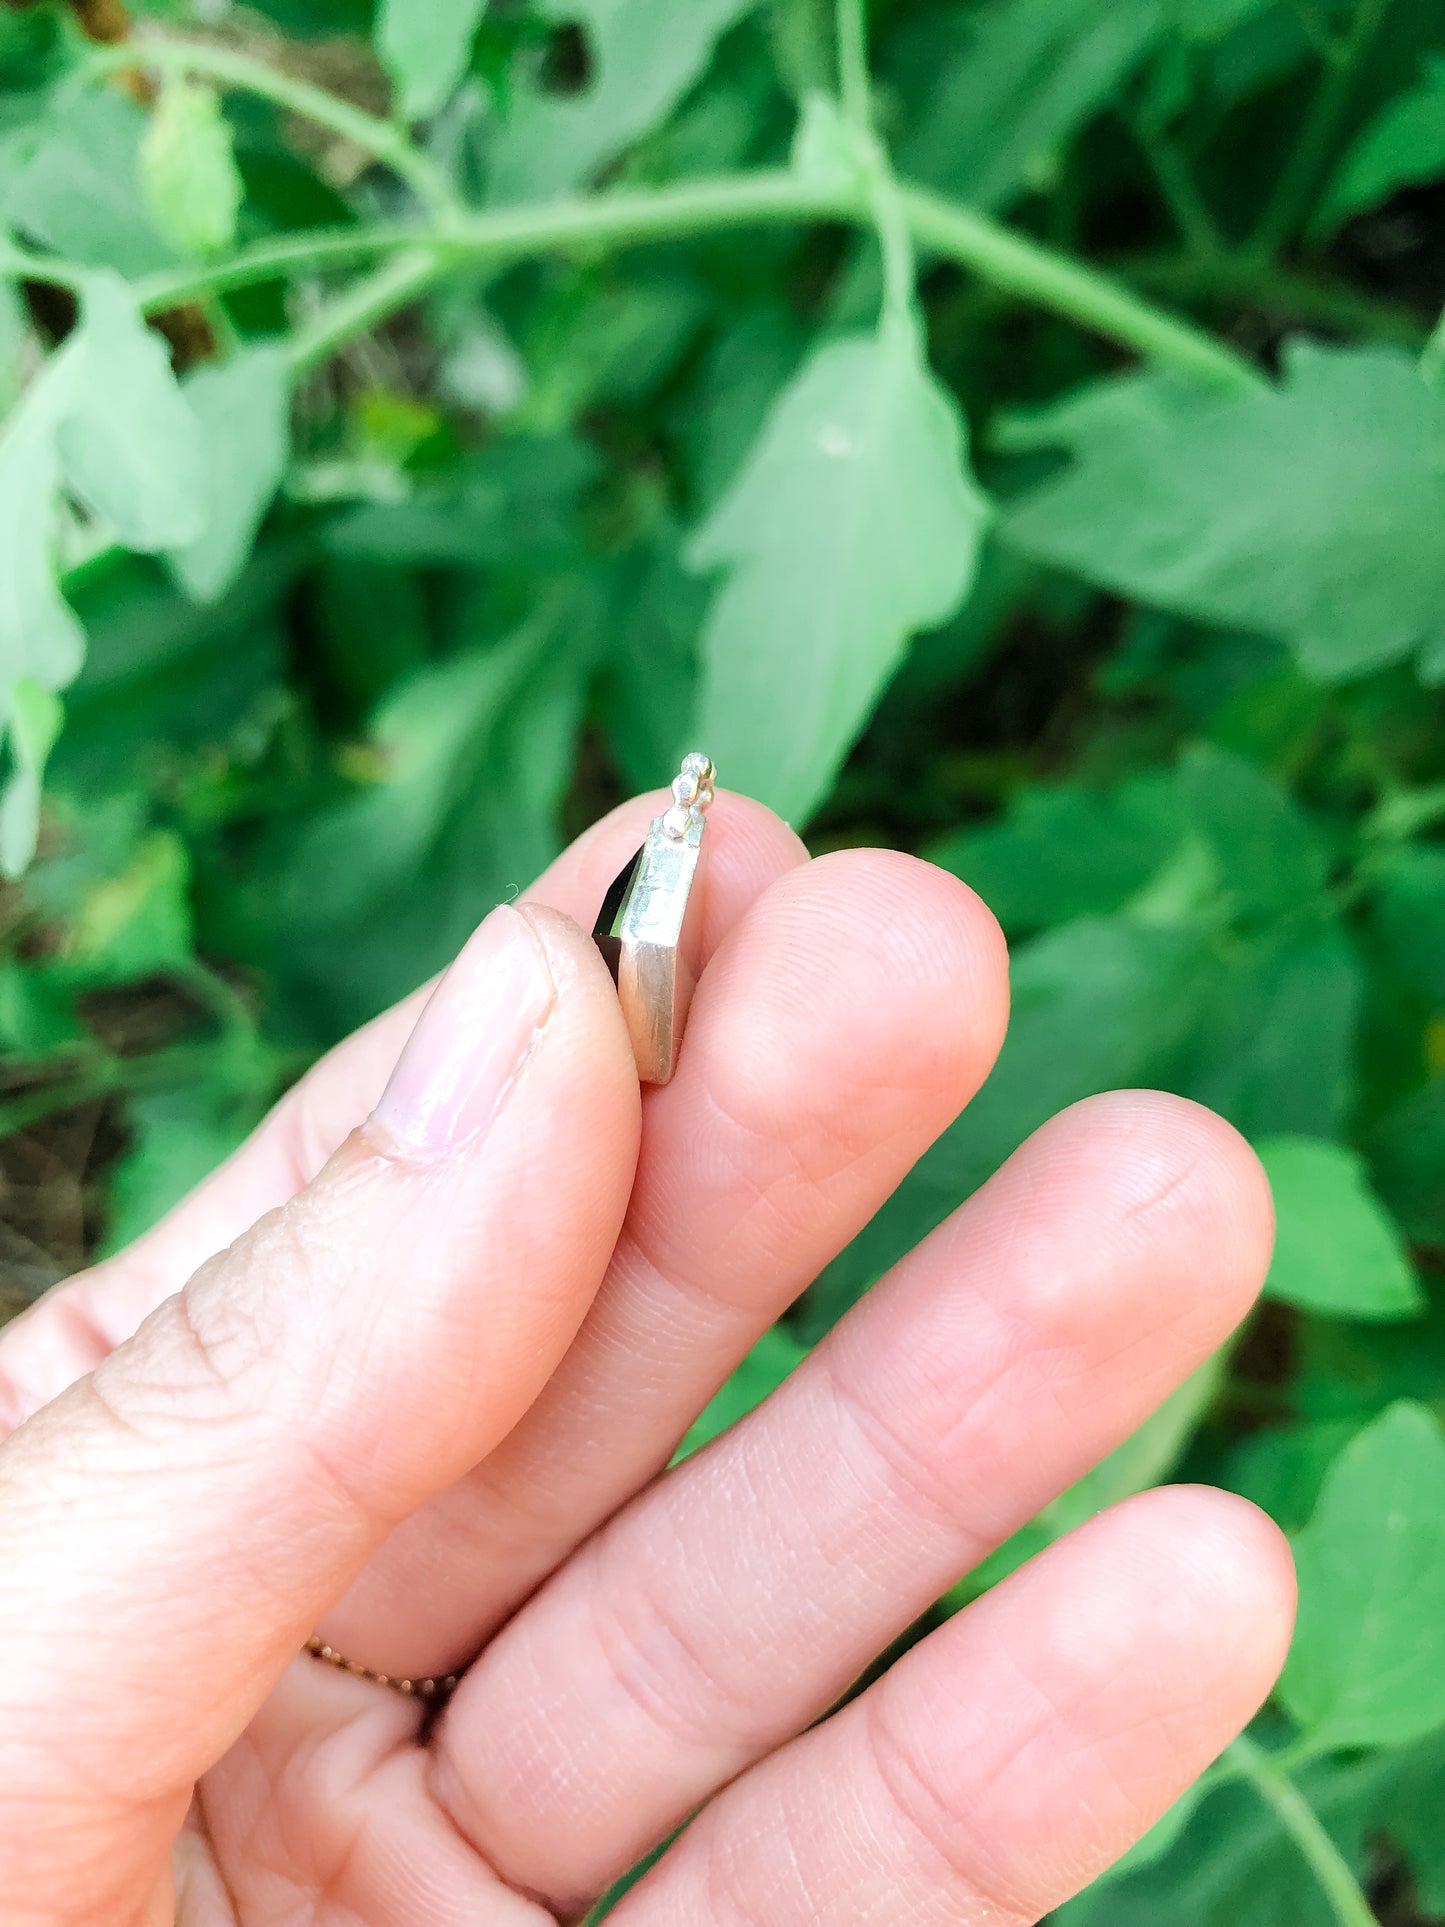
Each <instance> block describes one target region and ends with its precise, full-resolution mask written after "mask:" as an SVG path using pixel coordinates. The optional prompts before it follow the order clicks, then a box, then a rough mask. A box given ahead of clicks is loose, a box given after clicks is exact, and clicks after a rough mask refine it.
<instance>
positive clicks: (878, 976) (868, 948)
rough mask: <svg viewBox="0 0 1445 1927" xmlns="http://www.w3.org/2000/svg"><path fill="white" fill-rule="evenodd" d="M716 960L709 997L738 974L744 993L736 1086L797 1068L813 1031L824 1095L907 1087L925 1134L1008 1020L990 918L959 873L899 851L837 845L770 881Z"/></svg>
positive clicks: (960, 1095)
mask: <svg viewBox="0 0 1445 1927" xmlns="http://www.w3.org/2000/svg"><path fill="white" fill-rule="evenodd" d="M718 965H719V966H721V967H720V968H719V967H718V966H715V970H716V972H717V974H716V975H715V977H714V980H713V982H712V984H711V985H709V986H707V987H706V988H707V989H708V990H709V991H710V993H711V995H710V997H709V1002H710V1003H711V1002H716V1003H717V1004H718V1005H719V1006H722V1005H723V1004H724V1003H725V1002H729V1001H731V998H732V997H733V996H735V995H736V994H738V985H737V983H736V982H735V981H734V980H735V979H740V978H743V977H745V978H746V980H747V983H748V985H749V986H750V990H751V996H750V1004H749V1022H748V1024H747V1025H746V1026H745V1027H739V1028H738V1030H737V1034H736V1036H735V1037H734V1038H733V1039H732V1040H731V1043H730V1047H729V1054H730V1057H731V1062H732V1071H733V1081H734V1082H737V1083H745V1084H748V1085H750V1086H753V1085H758V1084H766V1082H767V1067H768V1065H769V1064H770V1063H774V1062H779V1061H789V1060H792V1061H794V1062H796V1060H797V1057H798V1052H799V1048H800V1046H801V1047H804V1048H806V1044H805V1040H806V1039H807V1038H808V1036H809V1035H810V1034H812V1033H815V1034H816V1046H817V1053H818V1059H819V1061H818V1064H817V1074H818V1076H819V1077H820V1078H822V1079H823V1080H824V1084H825V1086H826V1088H828V1089H829V1090H831V1091H832V1092H833V1093H834V1097H835V1100H837V1099H839V1098H845V1097H846V1095H847V1086H848V1084H849V1083H852V1084H853V1085H854V1086H855V1087H856V1088H858V1089H862V1088H865V1087H866V1088H869V1089H870V1090H875V1089H881V1088H883V1087H885V1086H887V1087H889V1088H893V1089H895V1090H897V1091H900V1092H907V1093H908V1096H909V1101H910V1102H914V1103H916V1102H919V1101H923V1102H925V1103H926V1104H927V1105H928V1111H929V1122H930V1123H931V1127H932V1131H931V1133H930V1135H931V1134H932V1133H933V1132H936V1131H937V1130H939V1129H941V1128H942V1127H943V1125H945V1124H946V1123H948V1122H949V1121H950V1120H951V1119H952V1118H953V1117H954V1116H956V1115H957V1113H958V1111H959V1110H961V1109H962V1107H963V1105H964V1104H965V1103H966V1102H967V1100H968V1099H969V1098H970V1097H971V1096H972V1095H973V1093H974V1091H975V1090H976V1089H977V1088H978V1086H979V1085H980V1084H981V1083H982V1081H983V1079H984V1077H985V1076H986V1075H987V1074H988V1071H989V1070H990V1068H991V1067H992V1065H993V1061H994V1059H995V1057H996V1056H997V1054H998V1051H999V1048H1000V1046H1001V1044H1002V1041H1003V1034H1004V1030H1005V1028H1006V1026H1007V1022H1008V953H1007V948H1006V946H1005V944H1004V940H1003V934H1002V932H1001V930H1000V929H999V926H998V923H997V921H996V920H995V918H994V917H993V915H992V913H991V912H990V911H989V910H988V909H987V907H986V906H985V905H984V904H983V902H982V901H981V900H980V899H979V898H978V897H977V896H976V895H975V894H974V893H973V891H971V890H970V889H969V888H968V886H967V885H966V884H963V883H960V882H959V881H958V879H957V878H956V877H953V876H950V875H949V874H948V873H947V872H946V871H943V870H939V869H937V868H935V866H934V865H932V864H930V863H924V862H922V861H920V860H919V859H918V858H917V857H912V856H908V855H905V854H904V853H902V852H900V851H897V850H882V849H855V850H837V851H833V852H831V853H829V854H828V855H826V856H821V857H817V858H815V859H814V860H813V861H812V862H811V863H809V864H808V865H807V866H806V867H805V868H801V869H797V870H794V871H792V872H791V873H789V874H787V875H785V876H783V877H781V878H780V879H779V880H778V881H777V882H776V883H775V884H774V885H773V887H772V888H771V889H770V890H769V891H768V892H767V894H766V896H765V897H763V898H762V899H761V900H760V901H759V903H758V905H757V906H756V910H755V914H754V915H753V916H752V917H751V918H750V919H749V920H748V921H747V923H746V924H745V925H744V926H742V927H741V928H740V929H739V931H738V932H737V937H736V941H735V942H734V944H732V945H731V946H730V948H729V951H728V954H727V956H726V957H725V958H721V957H720V958H719V960H718ZM704 1021H708V1020H707V1019H705V1020H704ZM835 1108H836V1103H835ZM935 1113H936V1114H935ZM924 1141H925V1142H926V1141H927V1140H926V1139H925V1140H924ZM920 1148H921V1146H920Z"/></svg>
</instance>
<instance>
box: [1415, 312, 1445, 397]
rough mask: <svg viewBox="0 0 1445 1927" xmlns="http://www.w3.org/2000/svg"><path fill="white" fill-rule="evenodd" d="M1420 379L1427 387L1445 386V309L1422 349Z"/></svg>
mask: <svg viewBox="0 0 1445 1927" xmlns="http://www.w3.org/2000/svg"><path fill="white" fill-rule="evenodd" d="M1420 379H1421V380H1422V381H1423V382H1424V383H1425V385H1426V387H1427V388H1445V310H1442V312H1441V315H1440V319H1439V320H1438V321H1437V322H1436V323H1435V327H1434V330H1433V331H1432V333H1431V335H1430V339H1429V340H1428V341H1427V342H1426V343H1425V346H1424V348H1423V350H1422V351H1421V354H1420Z"/></svg>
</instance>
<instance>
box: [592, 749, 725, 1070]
mask: <svg viewBox="0 0 1445 1927" xmlns="http://www.w3.org/2000/svg"><path fill="white" fill-rule="evenodd" d="M714 775H715V771H714V769H713V766H712V763H711V761H710V759H709V758H708V757H706V756H701V755H698V754H697V753H696V752H694V754H693V755H691V756H685V757H684V758H683V759H682V769H681V771H680V772H679V774H678V775H677V776H676V777H674V778H673V784H672V807H671V809H669V810H666V811H664V813H663V814H662V815H661V816H655V817H654V818H653V819H652V826H651V828H650V829H649V830H648V832H647V841H646V842H645V843H644V844H643V846H642V848H641V849H640V850H639V851H638V852H637V855H636V856H635V857H633V859H632V860H631V862H630V863H628V865H627V866H626V868H625V869H624V870H622V871H621V872H620V874H619V875H618V876H617V878H616V879H615V881H614V882H613V885H612V888H611V889H610V890H609V891H608V892H607V895H606V896H605V897H604V898H603V900H602V908H601V910H600V911H599V912H598V914H597V922H596V924H595V926H594V927H593V931H592V934H593V936H594V937H595V938H596V940H597V947H598V949H599V950H600V951H601V952H602V954H603V956H604V957H605V958H606V959H607V967H608V969H609V970H610V971H611V972H612V978H613V981H614V983H615V984H616V985H617V996H618V1000H619V1001H620V1003H621V1005H622V1014H623V1016H624V1017H625V1018H626V1019H627V1029H628V1033H629V1035H630V1036H631V1038H632V1054H633V1056H634V1057H635V1058H636V1060H637V1075H638V1076H639V1077H640V1078H641V1079H642V1081H643V1083H644V1084H665V1083H666V1082H667V1081H668V1079H669V1078H670V1077H671V1076H672V1074H673V1072H674V1071H675V1070H676V1069H677V1053H678V1048H679V1046H680V1045H681V1043H682V1030H683V1025H684V1024H685V1023H686V1022H687V1010H688V1005H689V1004H690V1003H691V1002H692V993H693V990H694V988H695V986H696V984H697V978H698V972H699V970H700V969H701V964H702V959H701V950H700V932H699V923H700V915H699V909H698V902H699V898H700V896H701V891H700V890H699V889H698V887H697V886H698V877H699V872H700V870H701V866H702V856H703V831H704V830H705V829H706V827H707V818H706V811H707V806H708V804H709V803H711V801H712V786H713V778H714Z"/></svg>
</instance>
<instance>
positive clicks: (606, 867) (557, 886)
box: [0, 791, 807, 1434]
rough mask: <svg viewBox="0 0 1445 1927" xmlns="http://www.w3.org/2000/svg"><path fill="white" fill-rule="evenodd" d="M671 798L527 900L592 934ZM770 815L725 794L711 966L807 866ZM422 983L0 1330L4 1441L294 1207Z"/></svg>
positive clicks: (706, 888) (713, 871)
mask: <svg viewBox="0 0 1445 1927" xmlns="http://www.w3.org/2000/svg"><path fill="white" fill-rule="evenodd" d="M670 800H671V799H670V797H669V796H668V795H667V793H666V792H659V793H657V794H654V795H651V796H639V797H634V798H633V799H632V801H631V802H629V803H624V804H622V805H621V806H620V807H619V808H618V809H616V810H614V811H612V813H611V814H610V815H609V816H606V817H604V818H603V819H602V821H601V822H599V823H596V824H594V825H593V826H592V828H591V829H589V830H587V831H586V832H585V833H584V834H583V835H582V836H580V837H579V838H578V839H577V841H576V842H575V843H574V844H572V846H571V847H570V848H569V849H568V850H566V851H564V853H563V854H562V855H561V856H560V857H558V859H557V861H556V862H555V863H554V864H553V865H552V866H551V868H550V869H549V870H547V871H546V872H545V873H544V875H543V876H541V877H540V878H539V879H538V881H537V882H536V883H535V884H534V885H533V886H532V888H531V889H530V890H529V891H527V893H526V896H525V898H524V899H523V901H525V902H536V903H544V904H547V905H549V906H550V907H551V908H553V909H555V910H560V911H562V912H563V913H564V914H565V915H567V916H570V917H572V918H573V919H574V921H576V922H578V923H580V924H582V925H583V927H584V928H587V929H590V928H591V925H592V920H593V918H594V917H595V915H596V913H597V908H598V905H599V904H600V903H601V901H602V897H603V895H604V893H605V892H606V889H607V886H608V884H609V883H611V881H612V879H613V877H614V876H615V875H616V874H617V872H618V870H620V869H621V867H622V865H623V863H624V862H625V861H626V860H627V857H628V856H629V855H630V853H631V852H632V851H633V850H635V849H636V848H637V846H638V844H639V843H640V842H641V840H642V837H643V835H644V834H645V832H646V827H647V824H648V822H649V821H650V820H651V818H652V817H653V816H654V815H656V813H657V811H658V810H659V809H660V808H662V807H663V806H664V805H665V804H666V803H667V802H668V801H670ZM806 854H807V853H806V851H805V850H804V848H803V845H802V844H801V842H800V841H799V840H798V838H797V837H796V836H795V835H794V834H793V832H792V831H791V830H790V829H788V827H787V826H786V824H784V823H782V822H781V821H780V820H779V819H778V818H777V817H776V816H774V815H773V813H772V811H771V810H767V809H764V808H763V806H762V805H761V804H759V803H754V802H752V801H751V800H750V799H749V798H747V797H743V796H736V795H733V794H731V793H730V792H727V791H720V792H719V793H718V797H717V800H716V803H715V804H714V806H713V808H712V809H711V810H710V811H709V813H708V862H707V865H706V867H705V869H704V871H703V900H702V904H701V915H702V928H701V934H702V943H703V954H704V956H705V957H706V956H709V955H711V953H712V951H713V950H714V949H715V948H716V947H717V945H718V943H720V942H721V940H722V938H723V936H724V935H725V934H726V932H727V931H728V930H729V929H730V928H731V927H732V925H733V924H734V923H735V922H736V921H737V919H738V917H739V916H741V914H742V912H743V910H744V909H745V908H746V907H747V905H748V904H749V903H751V902H752V901H753V899H754V898H755V897H757V896H758V895H759V894H761V892H762V891H763V890H764V889H765V888H766V887H767V885H768V884H769V883H771V882H772V881H773V879H774V877H776V876H778V875H779V874H780V873H781V872H782V871H783V870H785V869H788V868H790V867H791V866H793V865H794V864H797V863H800V862H802V861H804V860H805V858H806ZM431 988H432V986H431V985H430V984H425V985H423V986H422V987H421V988H420V989H419V990H417V991H415V992H414V993H413V994H412V995H411V996H410V997H407V998H404V999H403V1000H402V1002H401V1003H399V1004H396V1005H394V1006H393V1007H392V1008H391V1009H390V1010H387V1011H384V1012H383V1013H382V1014H381V1015H380V1016H379V1017H377V1018H375V1019H373V1021H372V1022H371V1023H369V1024H366V1025H364V1026H363V1027H362V1029H360V1030H358V1031H356V1032H354V1033H353V1035H352V1036H350V1037H348V1038H347V1039H346V1040H345V1042H344V1043H341V1044H338V1045H337V1046H336V1048H335V1049H334V1050H332V1051H330V1052H328V1054H327V1055H326V1056H325V1057H323V1058H322V1059H321V1060H320V1062H319V1063H317V1064H315V1065H314V1066H313V1067H312V1069H311V1070H310V1071H308V1072H307V1074H306V1075H305V1076H304V1077H303V1078H302V1079H301V1081H300V1082H299V1083H298V1084H297V1085H296V1086H295V1088H294V1089H293V1090H291V1091H290V1092H288V1094H287V1095H286V1096H285V1097H284V1098H282V1099H281V1101H280V1103H279V1104H277V1106H276V1108H275V1109H274V1110H273V1111H272V1112H271V1113H270V1114H269V1116H268V1117H267V1118H266V1119H265V1120H264V1121H263V1122H262V1123H261V1124H260V1125H259V1126H258V1128H257V1129H256V1131H255V1132H254V1133H253V1134H252V1135H251V1137H250V1138H249V1139H248V1140H247V1141H246V1143H245V1144H244V1145H242V1146H241V1148H240V1149H239V1150H238V1151H237V1152H236V1153H235V1154H234V1155H233V1156H232V1157H230V1158H228V1159H227V1160H226V1162H225V1163H224V1164H223V1165H221V1166H220V1167H219V1169H218V1170H216V1171H214V1172H213V1173H212V1174H211V1176H210V1177H209V1178H207V1179H206V1180H205V1182H204V1183H202V1184H201V1185H199V1186H198V1187H197V1188H196V1190H195V1191H193V1192H192V1193H191V1194H190V1196H189V1197H188V1198H186V1199H185V1200H184V1201H183V1202H182V1203H181V1204H179V1205H178V1206H177V1207H176V1208H175V1210H173V1211H172V1212H170V1213H169V1214H168V1215H167V1216H166V1217H165V1218H163V1219H162V1220H161V1222H160V1223H159V1224H158V1225H156V1226H155V1227H154V1229H153V1230H151V1231H150V1232H148V1233H147V1234H146V1235H145V1236H144V1237H142V1238H140V1239H139V1240H137V1242H136V1243H135V1244H133V1245H131V1246H129V1247H128V1248H127V1250H125V1251H124V1252H121V1253H119V1254H118V1255H117V1256H116V1257H114V1258H112V1259H108V1260H106V1261H105V1262H104V1263H102V1264H100V1265H97V1266H96V1267H94V1269H92V1270H90V1271H87V1272H83V1273H81V1274H80V1275H79V1276H78V1277H76V1278H74V1279H71V1280H70V1281H69V1282H68V1283H66V1284H63V1285H60V1286H57V1287H56V1289H55V1290H54V1291H51V1292H48V1293H47V1294H46V1296H45V1297H44V1298H43V1299H41V1301H40V1302H39V1304H37V1305H36V1306H34V1307H33V1308H32V1309H31V1310H30V1311H28V1312H27V1313H26V1314H25V1315H24V1316H23V1317H22V1318H19V1319H17V1320H15V1322H14V1323H13V1324H11V1325H10V1326H9V1327H7V1328H6V1330H5V1331H4V1332H3V1333H0V1434H3V1432H4V1431H5V1430H8V1429H10V1428H11V1427H13V1426H15V1425H18V1424H19V1423H20V1422H21V1421H22V1420H23V1419H24V1418H26V1417H28V1416H29V1414H30V1413H31V1412H34V1411H37V1410H38V1409H39V1408H40V1406H42V1405H43V1404H45V1402H46V1401H47V1400H48V1399H51V1398H53V1397H54V1396H55V1395H56V1393H57V1392H59V1391H61V1390H63V1389H64V1387H65V1386H67V1385H69V1384H70V1383H71V1382H72V1381H73V1380H74V1379H76V1378H78V1377H80V1375H81V1374H82V1373H83V1372H88V1371H91V1370H92V1369H93V1368H94V1367H95V1366H96V1365H98V1364H99V1363H100V1361H101V1359H102V1358H104V1357H105V1355H106V1353H107V1352H109V1351H112V1350H113V1349H114V1348H115V1346H116V1345H118V1344H120V1343H121V1341H122V1340H123V1339H125V1338H128V1337H129V1336H130V1334H131V1333H132V1332H133V1331H134V1330H135V1328H136V1326H137V1325H138V1324H139V1323H140V1321H141V1319H142V1318H143V1317H145V1315H146V1313H147V1312H149V1311H150V1310H151V1309H152V1308H153V1307H154V1306H155V1305H157V1304H159V1303H160V1301H161V1299H163V1298H166V1297H168V1296H169V1295H170V1293H171V1292H173V1291H175V1290H177V1289H178V1288H179V1287H180V1285H181V1284H183V1283H184V1281H185V1280H186V1279H187V1278H188V1277H189V1276H190V1274H191V1272H192V1271H194V1270H195V1268H196V1267H197V1265H199V1264H202V1263H203V1262H204V1261H205V1260H206V1259H207V1258H209V1257H210V1256H211V1254H212V1253H213V1252H216V1251H221V1250H224V1249H225V1247H226V1246H227V1245H228V1244H230V1243H231V1241H232V1240H233V1239H234V1238H237V1237H239V1236H240V1234H241V1232H242V1231H244V1230H245V1229H246V1227H247V1226H248V1225H250V1224H254V1223H255V1221H256V1219H257V1218H259V1217H260V1216H261V1215H262V1214H263V1213H264V1212H266V1211H271V1210H274V1209H275V1208H276V1207H277V1206H278V1205H282V1204H284V1203H285V1202H286V1201H287V1199H288V1198H291V1197H294V1196H295V1194H296V1192H297V1191H299V1190H300V1188H301V1187H302V1185H304V1184H309V1183H310V1181H311V1179H312V1178H314V1177H315V1175H316V1173H317V1172H318V1171H319V1170H320V1169H321V1167H322V1165H323V1164H325V1162H326V1160H327V1158H329V1157H330V1156H331V1154H332V1152H333V1151H334V1150H335V1149H336V1147H337V1145H339V1144H340V1143H341V1141H342V1140H343V1138H345V1136H346V1134H347V1132H348V1131H350V1130H352V1129H353V1128H354V1126H355V1125H356V1124H358V1123H359V1122H360V1121H361V1119H362V1118H364V1117H365V1116H366V1115H367V1114H368V1112H369V1111H370V1110H371V1108H372V1106H373V1105H374V1104H375V1103H376V1101H377V1099H378V1098H379V1097H380V1095H381V1092H382V1088H383V1086H384V1085H385V1083H386V1080H387V1078H388V1077H389V1076H390V1074H391V1070H392V1066H393V1065H394V1064H395V1062H396V1060H397V1057H398V1056H399V1055H400V1052H401V1048H402V1045H403V1044H404V1043H405V1042H406V1039H407V1037H408V1036H409V1034H410V1032H411V1029H412V1026H413V1025H414V1024H415V1022H416V1019H417V1017H418V1015H419V1013H420V1011H421V1009H422V1007H423V1005H424V1004H425V1002H426V999H427V997H428V996H429V995H430V992H431Z"/></svg>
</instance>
